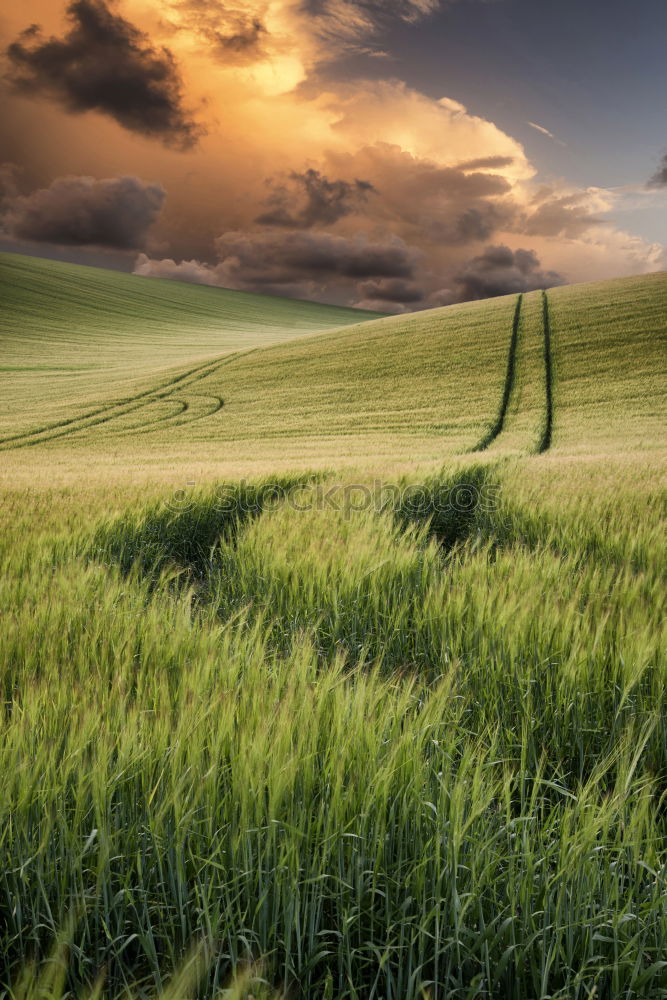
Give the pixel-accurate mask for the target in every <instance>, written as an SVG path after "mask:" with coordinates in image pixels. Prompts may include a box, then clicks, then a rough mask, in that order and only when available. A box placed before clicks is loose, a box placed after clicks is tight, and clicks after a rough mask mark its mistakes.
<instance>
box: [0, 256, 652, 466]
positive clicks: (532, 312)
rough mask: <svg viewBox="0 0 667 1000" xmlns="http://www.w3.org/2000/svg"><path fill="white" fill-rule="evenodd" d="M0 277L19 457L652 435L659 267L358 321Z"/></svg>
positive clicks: (312, 453) (236, 456) (289, 306)
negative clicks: (27, 453)
mask: <svg viewBox="0 0 667 1000" xmlns="http://www.w3.org/2000/svg"><path fill="white" fill-rule="evenodd" d="M1 273H2V274H4V276H5V277H4V280H5V282H6V283H7V287H8V289H9V290H10V293H11V294H9V295H8V296H6V298H7V304H6V307H5V310H4V313H3V328H4V329H3V342H4V343H5V345H6V351H5V361H6V362H12V361H13V362H14V364H5V366H4V372H3V380H4V382H5V389H4V391H3V400H4V406H3V411H4V413H3V419H2V422H1V423H0V431H1V433H0V437H1V440H0V449H2V450H4V451H11V452H12V453H13V454H14V458H15V459H16V460H19V455H20V453H21V452H25V451H26V450H27V449H30V450H32V449H33V448H35V447H36V446H40V453H41V446H44V447H45V448H49V449H53V450H56V451H57V450H59V451H60V452H61V454H62V455H63V460H64V461H65V462H67V461H68V460H75V461H76V462H77V463H80V462H81V457H82V455H86V456H87V461H86V465H87V464H88V463H89V462H90V463H92V464H93V465H99V463H101V462H103V463H104V464H105V465H106V466H107V467H109V468H112V467H114V466H118V465H120V464H122V466H123V467H124V468H133V469H135V470H138V469H140V468H141V467H142V466H148V467H150V470H151V475H152V474H154V473H155V471H156V468H157V467H158V466H159V465H160V464H162V465H163V466H164V468H165V469H168V468H176V467H179V466H183V465H189V466H190V467H192V466H193V465H197V466H198V468H201V467H203V466H206V467H207V468H209V469H211V470H215V471H216V472H217V474H220V473H221V472H224V470H225V469H227V470H228V471H233V472H238V471H239V470H242V469H244V468H245V469H246V471H251V470H255V471H266V470H268V469H270V468H272V467H275V468H285V467H289V468H297V467H300V468H304V467H307V466H313V465H315V466H323V465H324V466H328V467H336V466H337V465H338V464H340V463H343V464H345V465H356V466H358V467H361V468H363V467H368V468H370V467H373V468H376V469H377V468H381V467H382V466H383V465H386V464H387V463H389V464H390V465H391V466H394V467H398V466H403V467H408V466H414V465H420V464H422V465H428V464H431V465H432V464H433V463H437V462H440V461H441V460H442V459H443V458H445V457H446V456H450V457H451V456H453V455H455V454H461V453H465V452H471V451H488V452H489V454H490V455H496V454H501V453H502V454H532V453H539V452H542V453H544V452H546V451H547V450H552V451H553V450H555V451H557V452H567V453H570V454H574V453H582V454H586V453H590V454H597V453H600V452H609V451H610V452H618V451H627V452H635V451H637V450H638V449H639V450H641V449H644V448H647V447H654V446H655V445H656V442H658V441H659V440H660V439H661V435H660V429H661V424H662V421H663V419H664V412H665V388H664V376H665V335H666V330H665V321H664V317H665V314H666V312H667V275H665V274H653V275H648V276H645V277H639V278H631V279H626V280H618V281H611V282H601V283H598V284H592V285H579V286H566V287H563V288H556V289H552V290H550V291H549V292H548V293H546V294H543V293H541V292H531V293H528V294H527V295H523V296H520V297H518V296H506V297H504V298H500V299H495V300H488V301H484V302H474V303H466V304H462V305H458V306H450V307H446V308H441V309H433V310H428V311H425V312H420V313H413V314H411V315H407V316H393V317H384V318H379V319H374V320H372V321H371V320H368V319H367V317H366V316H365V315H363V314H362V316H363V320H364V321H363V322H361V323H359V322H356V323H354V322H353V321H354V320H359V316H358V315H357V314H356V313H355V311H354V310H341V309H337V308H335V307H326V306H318V305H312V304H308V303H301V302H291V301H288V300H275V299H272V298H263V297H261V296H253V295H247V294H244V293H235V292H228V293H227V292H221V291H220V290H217V289H210V288H202V287H198V286H189V285H179V284H178V283H174V282H167V281H153V280H150V281H149V280H143V279H138V278H133V277H128V276H126V275H118V274H115V273H109V272H102V271H98V270H97V269H91V268H77V267H72V266H71V265H54V264H52V263H51V262H36V261H32V260H25V259H21V258H14V257H12V258H5V260H4V261H3V264H2V272H1ZM35 283H37V284H38V287H39V288H40V293H39V295H38V296H33V295H32V291H31V289H33V288H34V287H35ZM54 303H55V305H54ZM27 317H33V318H32V320H31V323H32V324H33V325H32V326H29V325H28V327H27V333H26V332H25V331H26V326H27ZM342 322H345V323H346V324H351V325H347V326H345V327H344V328H341V325H342ZM333 324H337V326H338V327H339V329H337V330H335V331H330V330H328V331H327V332H322V330H323V329H324V328H330V327H331V326H332V325H333ZM21 331H24V332H23V333H21ZM315 331H320V332H317V335H316V336H312V335H311V336H308V334H313V332H315ZM271 340H273V341H282V342H281V343H274V344H272V345H270V346H269V345H267V341H271ZM178 358H180V360H181V364H180V366H175V365H174V362H175V361H176V360H177V359H178ZM19 360H22V364H18V363H17V362H18V361H19ZM75 361H76V364H75ZM56 362H57V363H56ZM168 364H171V367H167V366H168ZM81 367H83V369H84V370H83V371H81V370H79V369H80V368H81ZM65 369H69V370H65ZM63 449H64V451H63Z"/></svg>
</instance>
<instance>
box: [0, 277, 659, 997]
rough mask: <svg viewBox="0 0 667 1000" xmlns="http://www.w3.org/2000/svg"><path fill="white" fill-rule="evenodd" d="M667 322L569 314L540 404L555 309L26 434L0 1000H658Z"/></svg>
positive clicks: (12, 501) (531, 309) (3, 775)
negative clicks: (2, 994)
mask: <svg viewBox="0 0 667 1000" xmlns="http://www.w3.org/2000/svg"><path fill="white" fill-rule="evenodd" d="M122 280H127V279H122ZM137 280H138V279H137ZM148 284H149V285H150V283H148ZM152 287H153V286H152V285H151V288H152ZM196 291H197V290H196V289H195V290H194V292H196ZM205 291H206V290H205ZM151 294H152V293H151ZM666 298H667V278H666V277H665V276H664V275H654V276H648V277H646V278H642V279H630V280H628V281H626V282H611V283H602V284H598V285H591V286H573V287H571V288H562V289H557V290H552V291H549V292H548V293H547V305H548V316H549V328H550V334H551V338H550V360H551V378H548V374H549V372H548V369H547V366H546V363H545V340H544V304H543V298H542V296H541V293H530V294H528V295H526V296H524V298H523V301H522V302H521V304H520V312H519V313H518V314H517V313H516V308H517V300H516V297H507V298H505V299H498V300H494V301H491V302H486V303H475V304H470V305H466V306H458V307H454V308H449V309H444V310H434V311H430V312H427V313H424V314H417V315H413V316H408V317H394V318H383V319H380V320H377V321H375V322H373V323H363V324H361V325H359V326H353V327H352V328H350V329H346V330H340V331H336V332H333V333H325V334H318V335H317V336H316V337H312V338H310V337H308V338H304V339H299V340H294V341H291V342H290V343H282V344H276V345H274V346H271V347H266V348H258V349H257V350H254V351H253V352H252V353H247V354H239V355H235V356H233V357H230V356H228V355H225V354H224V352H222V351H221V352H220V354H219V356H217V357H215V358H210V357H208V356H207V357H206V358H204V359H202V358H201V357H193V358H192V359H191V360H190V361H189V360H188V358H187V357H184V358H183V359H182V365H181V367H180V368H179V369H178V370H176V371H174V372H172V373H171V374H165V373H164V372H160V371H158V366H156V370H155V372H154V374H153V381H152V383H151V381H150V379H149V377H148V374H147V375H146V380H145V383H144V384H142V385H141V387H140V388H138V389H137V392H136V393H135V394H134V397H133V400H130V399H129V398H126V399H125V401H124V402H122V403H119V404H118V405H116V406H112V405H110V403H113V402H118V401H117V400H113V399H107V398H106V397H104V394H103V392H102V391H100V394H99V395H98V396H97V397H95V396H94V395H91V396H90V397H89V398H88V400H87V406H86V407H83V406H82V407H81V412H82V413H84V414H85V413H88V414H89V415H88V416H87V417H85V416H84V417H81V416H79V417H78V418H77V416H76V414H72V413H70V415H69V416H68V415H65V416H63V417H61V421H65V420H68V421H70V422H69V423H64V422H61V423H60V425H59V427H58V428H52V429H51V430H42V431H41V432H40V433H37V434H32V435H27V434H26V432H25V425H24V424H23V423H22V421H21V420H19V419H18V418H17V421H16V424H15V425H14V426H12V424H11V421H8V423H7V431H6V433H5V436H6V437H12V438H13V440H11V441H6V442H5V446H4V451H3V455H2V457H3V461H4V469H5V471H4V473H3V488H2V503H3V532H2V536H1V537H0V613H1V614H2V616H3V628H2V629H1V630H0V684H1V685H2V691H3V701H4V715H3V720H2V726H1V728H0V817H1V818H0V954H2V956H3V958H2V963H1V966H0V983H1V984H2V985H1V986H0V989H4V990H6V991H7V995H8V996H12V997H14V996H15V997H17V998H23V1000H38V998H39V1000H43V998H45V997H49V998H52V1000H58V998H64V997H65V996H67V997H70V996H75V995H76V996H80V997H90V1000H93V998H95V1000H96V998H97V997H99V996H101V995H103V994H104V995H106V996H108V997H110V998H111V997H113V998H116V997H118V998H120V997H121V996H123V997H136V998H137V1000H138V998H140V997H142V998H143V997H145V996H147V995H149V994H150V995H154V994H156V993H158V994H164V995H165V997H170V995H173V997H174V1000H176V997H177V996H178V997H179V998H180V997H184V996H188V995H192V996H194V995H201V996H205V997H216V998H218V997H219V998H220V1000H222V997H226V998H231V997H238V998H239V1000H241V998H242V997H249V996H251V995H252V996H254V997H257V998H259V997H267V998H268V997H269V996H272V997H277V996H289V997H297V996H303V997H308V998H311V997H313V998H316V997H322V998H326V1000H334V998H341V1000H343V998H346V1000H347V998H358V1000H367V998H373V1000H380V998H386V1000H390V998H391V1000H423V998H424V997H431V998H433V1000H436V998H438V1000H445V998H446V1000H463V998H468V1000H472V998H494V1000H498V998H503V1000H504V998H511V1000H538V998H539V1000H554V998H558V1000H589V998H591V997H595V998H597V1000H599V998H604V1000H616V998H620V997H623V998H637V1000H639V998H641V1000H658V998H663V997H664V996H665V995H666V993H667V957H666V956H667V716H666V715H665V704H666V695H667V690H666V687H667V665H666V663H665V650H666V649H667V642H666V639H667V635H666V634H665V633H666V629H665V619H664V608H665V606H667V585H666V582H665V572H664V570H665V564H666V562H667V541H666V539H667V533H666V532H665V520H666V518H665V491H664V469H665V464H664V457H665V449H664V444H665V442H664V436H661V434H660V433H659V432H658V420H659V419H660V418H663V421H664V400H663V398H662V397H661V396H660V394H659V391H658V385H659V375H660V372H661V365H662V364H663V358H664V338H665V333H666V332H667V329H666V324H665V309H664V306H665V299H666ZM515 315H518V324H517V325H516V338H515V350H514V361H513V364H512V365H511V366H509V365H508V359H509V355H510V345H511V342H512V333H513V329H514V326H513V324H514V317H515ZM44 363H45V362H44ZM509 368H511V372H510V374H511V377H510V378H509V379H508V369H509ZM6 377H7V378H8V379H10V381H11V379H13V378H14V374H13V373H7V374H6ZM91 377H92V376H91ZM57 378H58V377H57V376H56V375H54V376H53V379H54V383H56V382H57ZM175 378H180V381H178V382H175V381H173V380H174V379H175ZM53 391H54V399H55V398H56V396H57V393H58V392H60V391H61V389H56V388H54V390H53ZM140 392H145V395H143V396H140V395H139V393H140ZM214 397H218V398H219V399H221V400H222V402H223V405H222V406H221V407H220V408H219V409H216V410H215V411H214V412H208V409H209V407H208V404H205V403H204V402H203V400H204V399H211V400H212V399H213V398H214ZM550 399H551V404H552V408H553V412H552V420H551V421H550V422H549V420H548V413H549V400H550ZM65 403H66V401H64V400H63V401H62V406H63V408H62V412H63V413H64V414H67V408H66V405H65ZM183 403H186V404H187V407H186V408H183V406H182V405H181V404H183ZM197 407H198V408H197ZM94 411H99V412H96V413H94ZM193 411H194V412H193ZM501 413H502V421H500V424H501V426H500V427H498V424H499V415H500V414H501ZM90 414H93V415H90ZM195 417H196V418H197V419H194V418H195ZM160 418H163V419H160ZM37 426H38V425H35V426H33V427H32V428H30V427H29V428H28V430H33V431H34V430H35V429H36V428H37ZM547 428H549V429H550V431H551V434H550V440H547V434H546V431H547ZM494 429H495V430H496V433H495V434H494V435H490V433H489V432H490V431H493V430H494ZM56 435H57V436H56ZM489 438H491V439H489ZM486 439H489V440H486ZM480 442H483V443H484V444H485V447H484V448H483V450H481V451H474V450H473V449H474V448H475V447H476V446H478V445H479V443H480ZM545 443H546V445H548V447H547V446H545ZM248 470H252V471H253V472H254V475H252V476H249V477H248V478H247V479H246V480H245V481H240V476H242V475H246V474H247V473H248ZM188 479H192V480H195V483H194V485H187V480H188ZM176 486H178V487H182V489H179V490H178V491H177V492H175V491H174V488H175V487H176ZM353 487H354V488H353ZM225 991H226V992H225Z"/></svg>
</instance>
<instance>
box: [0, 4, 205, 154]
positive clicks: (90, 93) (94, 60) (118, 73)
mask: <svg viewBox="0 0 667 1000" xmlns="http://www.w3.org/2000/svg"><path fill="white" fill-rule="evenodd" d="M67 18H68V20H69V22H70V28H69V30H68V31H67V33H66V34H65V35H64V36H63V37H62V38H55V37H51V38H44V37H43V36H42V34H41V32H40V30H39V28H38V27H37V26H36V25H32V26H31V27H30V28H28V29H27V31H24V32H23V33H22V35H20V36H19V39H18V40H17V41H15V42H13V43H12V44H11V45H9V46H8V48H7V56H8V58H9V62H10V72H9V74H8V76H9V80H10V82H11V83H12V85H13V87H14V89H15V90H16V91H17V92H19V93H23V94H36V95H46V96H48V97H51V98H54V99H55V100H57V101H60V102H61V103H62V104H63V105H64V106H65V108H66V109H67V110H68V111H70V112H74V113H80V112H84V111H99V112H101V113H102V114H106V115H109V116H110V117H111V118H114V119H115V120H116V121H117V122H118V123H119V124H120V125H122V126H123V127H124V128H126V129H129V130H130V131H131V132H138V133H140V134H141V135H145V136H149V137H151V138H159V139H162V141H163V142H165V143H167V144H168V145H171V146H174V147H176V148H179V149H187V148H189V147H191V146H193V145H194V144H195V143H196V141H197V139H198V137H199V135H200V134H201V129H200V128H199V126H197V124H196V123H195V122H194V121H192V119H191V118H190V117H189V115H188V114H187V112H186V111H185V109H184V107H183V101H182V90H181V79H180V74H179V72H178V67H177V65H176V61H175V59H174V56H173V55H172V53H171V52H170V50H169V49H167V48H163V47H162V48H154V47H153V46H152V45H151V44H150V40H149V38H148V36H147V35H145V34H144V32H142V31H140V30H139V29H138V28H136V27H135V26H134V25H133V24H131V23H130V22H129V21H126V20H125V19H124V18H123V17H121V16H120V15H119V14H116V13H115V12H114V11H113V10H112V9H111V8H110V7H109V6H107V4H106V3H105V2H104V0H73V2H72V3H70V4H69V6H68V7H67Z"/></svg>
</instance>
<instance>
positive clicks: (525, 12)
mask: <svg viewBox="0 0 667 1000" xmlns="http://www.w3.org/2000/svg"><path fill="white" fill-rule="evenodd" d="M666 37H667V3H665V0H634V2H633V3H629V2H627V0H539V2H536V0H246V2H242V0H229V2H227V0H72V2H63V0H24V2H22V3H21V4H15V5H13V6H12V9H11V10H7V11H5V12H4V13H3V14H0V51H1V53H2V68H1V76H2V83H1V84H0V100H1V102H2V121H3V123H4V124H3V129H2V134H1V136H0V249H4V250H15V251H18V252H22V253H32V254H35V255H37V256H40V255H41V256H47V257H54V258H59V259H63V260H72V261H77V262H80V263H90V264H95V265H100V266H107V267H114V268H118V269H122V270H126V271H133V272H134V273H136V274H141V275H145V276H159V277H167V278H174V279H180V280H185V281H192V282H199V283H202V284H210V285H219V286H223V287H228V288H239V289H245V290H249V291H259V292H267V293H271V294H278V295H286V296H293V297H299V298H308V299H315V300H320V301H325V302H338V303H341V304H348V305H357V306H361V307H366V308H372V309H377V310H381V311H387V312H404V311H411V310H414V309H423V308H429V307H431V306H437V305H446V304H449V303H453V302H458V301H464V300H468V299H476V298H484V297H486V296H489V295H498V294H504V293H507V292H515V291H522V290H524V291H528V290H531V289H533V288H540V287H548V286H551V285H557V284H562V283H565V282H573V281H590V280H599V279H604V278H610V277H619V276H624V275H630V274H641V273H646V272H649V271H655V270H662V269H666V268H667V252H666V250H665V247H664V245H663V243H664V241H665V240H667V121H666V120H665V119H666V116H665V103H664V93H665V91H666V90H667V87H666V83H667V60H665V58H664V43H665V38H666Z"/></svg>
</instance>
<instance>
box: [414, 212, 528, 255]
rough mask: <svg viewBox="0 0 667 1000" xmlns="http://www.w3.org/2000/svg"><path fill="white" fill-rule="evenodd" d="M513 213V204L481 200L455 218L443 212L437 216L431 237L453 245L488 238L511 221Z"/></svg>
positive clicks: (432, 226) (433, 223) (431, 229)
mask: <svg viewBox="0 0 667 1000" xmlns="http://www.w3.org/2000/svg"><path fill="white" fill-rule="evenodd" d="M513 214H514V210H513V208H512V207H511V206H509V205H497V204H495V203H494V202H481V203H480V204H478V205H476V206H474V207H471V208H467V209H465V211H463V212H460V213H459V214H457V215H454V217H453V218H447V215H446V213H444V212H443V213H442V216H441V218H440V219H438V218H437V217H435V218H434V219H433V221H432V223H431V226H430V233H431V237H432V238H433V239H435V240H437V242H439V243H440V244H442V245H445V246H451V247H454V246H465V245H466V244H467V243H475V242H476V241H479V240H488V239H489V237H490V236H492V235H493V233H495V232H496V231H497V230H498V229H502V228H503V227H504V226H505V225H508V224H509V223H510V221H511V219H512V217H513Z"/></svg>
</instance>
